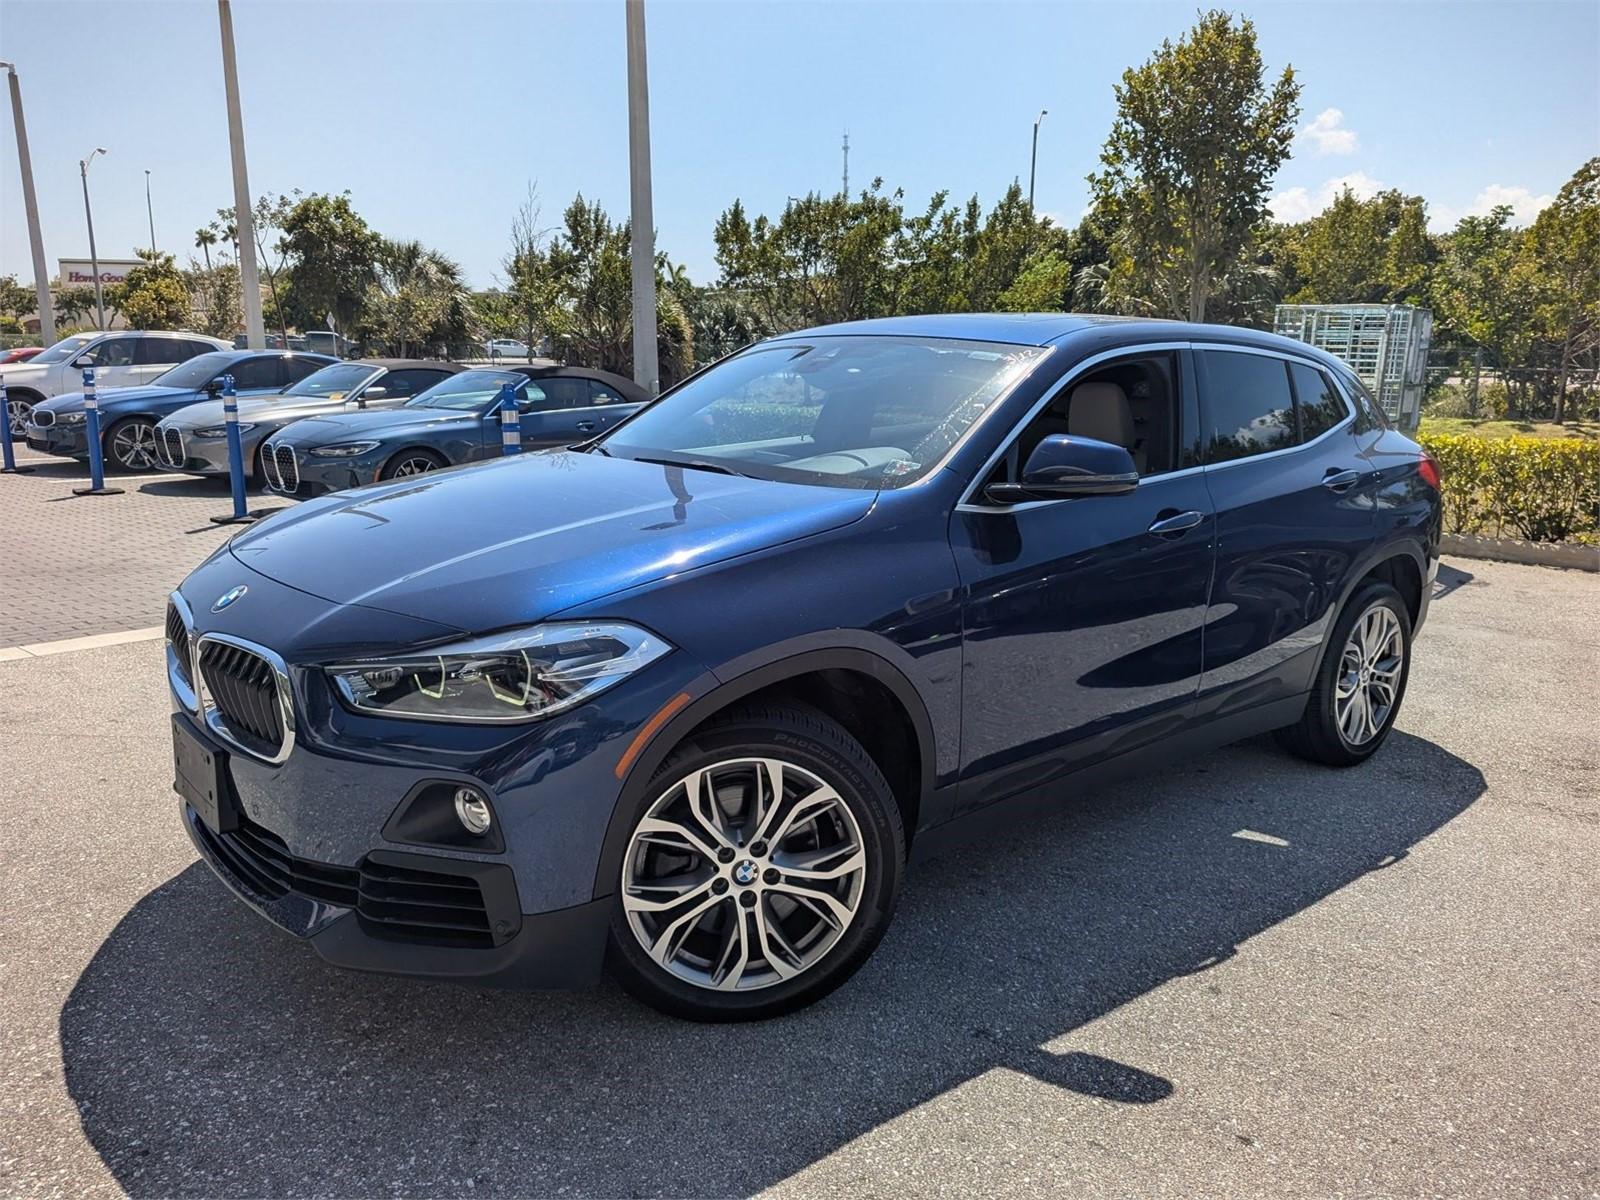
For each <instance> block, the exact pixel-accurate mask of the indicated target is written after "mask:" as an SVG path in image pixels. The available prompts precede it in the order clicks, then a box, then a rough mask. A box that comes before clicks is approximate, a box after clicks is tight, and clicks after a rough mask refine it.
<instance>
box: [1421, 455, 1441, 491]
mask: <svg viewBox="0 0 1600 1200" xmlns="http://www.w3.org/2000/svg"><path fill="white" fill-rule="evenodd" d="M1417 474H1418V475H1420V476H1422V482H1423V483H1425V484H1427V485H1428V486H1429V487H1431V488H1433V489H1434V490H1435V491H1438V490H1439V463H1438V461H1437V460H1436V459H1435V458H1434V457H1433V455H1431V454H1429V453H1428V452H1427V451H1426V450H1424V451H1423V452H1422V455H1421V457H1419V458H1418V460H1417Z"/></svg>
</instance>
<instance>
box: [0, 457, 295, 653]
mask: <svg viewBox="0 0 1600 1200" xmlns="http://www.w3.org/2000/svg"><path fill="white" fill-rule="evenodd" d="M17 462H18V465H19V466H20V465H28V466H32V467H34V468H35V471H34V473H33V474H31V475H0V647H7V646H20V645H26V644H28V643H31V642H49V641H56V640H58V639H60V638H73V637H83V636H85V635H88V634H95V633H112V632H116V631H120V630H126V629H143V628H146V627H148V626H151V625H159V624H161V621H162V616H163V613H164V611H165V607H166V598H167V593H168V592H170V591H171V590H172V589H173V588H174V587H175V586H176V585H177V584H178V583H179V581H181V580H182V579H183V577H184V576H185V575H187V574H188V573H189V571H190V570H192V569H193V568H194V566H195V565H196V564H197V563H199V561H200V560H201V559H203V558H204V557H205V556H206V555H207V554H209V553H210V552H211V551H212V549H214V548H215V547H216V546H218V545H220V544H221V543H222V542H223V541H225V540H226V539H227V538H228V537H230V536H232V534H233V533H235V532H237V531H238V530H239V529H241V528H244V527H243V526H233V525H214V524H212V522H211V520H210V518H211V517H214V516H220V515H222V514H224V513H227V512H229V511H231V501H230V499H229V496H228V488H227V485H226V484H225V483H224V482H222V481H221V480H215V481H213V480H207V479H192V478H187V477H182V476H171V475H147V476H140V475H124V476H119V477H116V478H114V479H110V480H108V482H109V483H110V484H111V485H112V486H115V487H120V488H122V489H123V494H122V495H120V496H83V497H80V496H74V495H73V494H72V489H73V488H75V487H85V486H87V484H88V474H89V472H88V468H87V467H80V466H78V465H77V464H75V463H72V462H70V461H67V460H65V459H59V458H46V457H44V456H42V455H37V454H29V453H27V452H26V451H25V450H22V448H21V447H20V446H19V447H18V454H17ZM249 500H250V507H251V508H252V509H255V508H278V507H283V506H285V505H289V504H292V503H294V501H292V500H290V499H289V498H288V497H286V496H275V495H271V494H270V493H269V494H267V495H265V496H263V495H260V494H258V493H251V494H250V497H249Z"/></svg>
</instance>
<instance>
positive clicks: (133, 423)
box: [106, 417, 156, 471]
mask: <svg viewBox="0 0 1600 1200" xmlns="http://www.w3.org/2000/svg"><path fill="white" fill-rule="evenodd" d="M106 457H107V458H109V459H110V460H111V463H112V465H113V466H115V467H117V468H119V469H121V470H124V471H148V470H150V469H151V468H153V467H154V466H155V465H156V427H155V426H154V425H153V424H151V423H150V422H149V421H143V420H140V419H139V418H138V417H134V418H131V419H130V420H127V421H118V422H117V423H116V424H115V425H113V426H112V427H111V430H110V432H108V433H107V434H106Z"/></svg>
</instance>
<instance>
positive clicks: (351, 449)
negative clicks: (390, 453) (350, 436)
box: [311, 442, 378, 458]
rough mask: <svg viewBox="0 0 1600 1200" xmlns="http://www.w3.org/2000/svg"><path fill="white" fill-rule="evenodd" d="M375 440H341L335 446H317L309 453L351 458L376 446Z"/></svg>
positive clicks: (324, 456) (320, 455) (322, 456)
mask: <svg viewBox="0 0 1600 1200" xmlns="http://www.w3.org/2000/svg"><path fill="white" fill-rule="evenodd" d="M377 445H378V443H377V442H341V443H340V444H339V445H337V446H317V447H315V448H314V449H313V450H312V451H311V453H313V454H315V455H316V456H317V457H318V458H351V457H353V456H355V455H357V454H365V453H366V452H367V451H368V450H373V449H376V448H377Z"/></svg>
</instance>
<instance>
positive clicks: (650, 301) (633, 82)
mask: <svg viewBox="0 0 1600 1200" xmlns="http://www.w3.org/2000/svg"><path fill="white" fill-rule="evenodd" d="M627 18H628V21H627V24H628V174H629V179H630V182H631V185H632V186H631V189H630V190H631V198H632V201H633V212H632V222H633V378H634V381H635V382H636V383H638V385H639V386H640V387H642V388H644V389H645V391H647V392H648V393H650V395H652V396H654V395H655V394H656V393H657V392H659V391H660V390H661V371H660V368H659V366H658V364H657V361H656V225H655V217H654V216H653V214H652V212H651V205H650V81H649V72H648V69H647V67H646V65H645V53H644V0H627Z"/></svg>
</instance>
